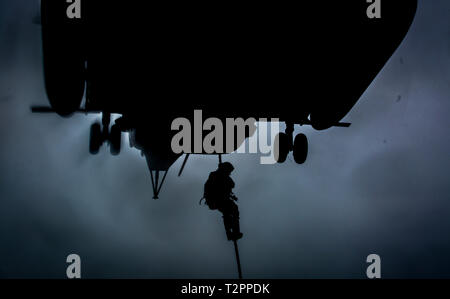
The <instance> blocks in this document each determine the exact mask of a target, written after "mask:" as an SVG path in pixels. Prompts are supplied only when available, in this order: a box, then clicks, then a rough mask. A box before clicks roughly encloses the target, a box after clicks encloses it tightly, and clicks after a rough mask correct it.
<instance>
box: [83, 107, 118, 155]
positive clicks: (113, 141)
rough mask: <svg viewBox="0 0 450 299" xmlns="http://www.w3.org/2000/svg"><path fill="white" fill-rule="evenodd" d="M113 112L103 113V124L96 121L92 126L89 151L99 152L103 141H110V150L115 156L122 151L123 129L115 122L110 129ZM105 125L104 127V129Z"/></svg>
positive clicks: (93, 153)
mask: <svg viewBox="0 0 450 299" xmlns="http://www.w3.org/2000/svg"><path fill="white" fill-rule="evenodd" d="M110 121H111V114H109V113H103V116H102V124H101V125H100V123H98V122H96V123H94V124H92V126H91V136H90V139H89V152H90V153H91V154H92V155H96V154H98V152H99V151H100V148H101V147H102V145H103V143H105V142H108V144H109V149H110V152H111V154H112V155H113V156H116V155H118V154H119V153H120V149H121V145H122V131H121V129H120V126H119V125H118V124H114V125H113V126H112V127H111V131H109V124H110ZM102 127H103V129H102Z"/></svg>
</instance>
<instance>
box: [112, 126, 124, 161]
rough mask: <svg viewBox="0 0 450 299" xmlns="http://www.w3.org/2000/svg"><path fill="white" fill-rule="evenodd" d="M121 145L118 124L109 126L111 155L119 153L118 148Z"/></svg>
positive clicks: (120, 133)
mask: <svg viewBox="0 0 450 299" xmlns="http://www.w3.org/2000/svg"><path fill="white" fill-rule="evenodd" d="M121 145H122V132H121V131H120V128H119V126H118V125H113V126H112V127H111V133H110V134H109V150H110V152H111V155H113V156H117V155H118V154H120V148H121Z"/></svg>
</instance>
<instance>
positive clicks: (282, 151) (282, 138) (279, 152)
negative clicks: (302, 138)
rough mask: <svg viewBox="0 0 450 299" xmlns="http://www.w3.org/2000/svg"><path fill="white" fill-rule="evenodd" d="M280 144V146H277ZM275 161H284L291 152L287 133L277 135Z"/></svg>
mask: <svg viewBox="0 0 450 299" xmlns="http://www.w3.org/2000/svg"><path fill="white" fill-rule="evenodd" d="M277 145H278V147H277ZM274 150H275V161H277V162H278V163H284V162H285V161H286V159H287V156H288V154H289V137H288V135H287V134H285V133H279V134H278V135H277V136H276V137H275V149H274Z"/></svg>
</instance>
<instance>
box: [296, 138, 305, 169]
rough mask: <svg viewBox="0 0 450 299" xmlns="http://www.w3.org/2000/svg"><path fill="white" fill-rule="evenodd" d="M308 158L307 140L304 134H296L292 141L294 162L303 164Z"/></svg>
mask: <svg viewBox="0 0 450 299" xmlns="http://www.w3.org/2000/svg"><path fill="white" fill-rule="evenodd" d="M307 158H308V138H307V137H306V136H305V134H298V135H297V136H295V140H294V161H295V162H296V163H297V164H303V163H305V162H306V159H307Z"/></svg>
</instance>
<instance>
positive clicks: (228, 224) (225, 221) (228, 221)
mask: <svg viewBox="0 0 450 299" xmlns="http://www.w3.org/2000/svg"><path fill="white" fill-rule="evenodd" d="M223 224H224V226H225V232H226V233H227V238H228V241H231V240H233V232H232V231H231V228H232V222H231V219H230V217H225V216H223Z"/></svg>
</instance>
